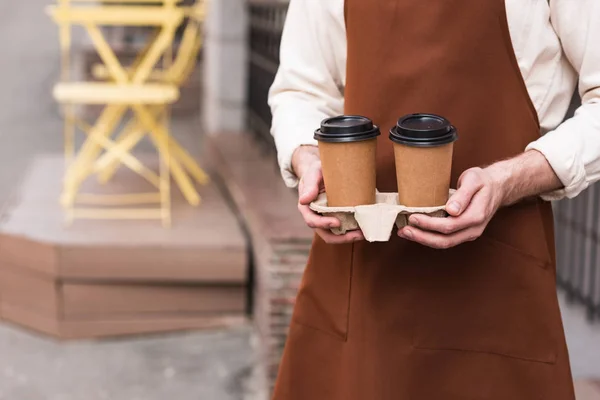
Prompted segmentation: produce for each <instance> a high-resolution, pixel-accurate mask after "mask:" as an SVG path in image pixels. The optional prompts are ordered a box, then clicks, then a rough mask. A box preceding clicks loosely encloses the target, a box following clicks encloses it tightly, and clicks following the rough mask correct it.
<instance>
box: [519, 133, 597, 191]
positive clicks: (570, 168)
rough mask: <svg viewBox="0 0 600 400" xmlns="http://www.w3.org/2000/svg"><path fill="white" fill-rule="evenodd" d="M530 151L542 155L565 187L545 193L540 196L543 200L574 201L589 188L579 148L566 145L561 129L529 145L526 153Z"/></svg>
mask: <svg viewBox="0 0 600 400" xmlns="http://www.w3.org/2000/svg"><path fill="white" fill-rule="evenodd" d="M528 150H536V151H539V152H540V153H542V154H543V155H544V157H546V160H548V163H549V164H550V166H551V167H552V169H553V170H554V173H555V174H556V176H558V179H560V181H561V182H562V184H563V186H564V187H563V188H562V189H559V190H555V191H552V192H549V193H543V194H542V195H541V196H540V197H541V198H542V199H543V200H546V201H556V200H561V199H564V198H571V199H572V198H574V197H576V196H577V195H579V194H580V193H581V192H583V191H584V190H585V189H587V188H588V186H589V183H588V182H587V179H586V171H585V164H584V161H583V159H582V157H581V155H580V154H579V149H578V146H566V145H565V137H564V135H561V132H560V127H559V129H558V130H555V131H552V132H548V133H547V134H545V135H544V136H542V137H541V138H540V139H538V140H536V141H535V142H533V143H531V144H529V146H527V148H526V149H525V151H528Z"/></svg>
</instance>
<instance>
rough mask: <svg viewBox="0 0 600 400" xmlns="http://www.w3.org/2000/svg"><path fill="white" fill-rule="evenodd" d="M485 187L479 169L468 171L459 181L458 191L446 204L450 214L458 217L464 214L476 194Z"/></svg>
mask: <svg viewBox="0 0 600 400" xmlns="http://www.w3.org/2000/svg"><path fill="white" fill-rule="evenodd" d="M483 186H484V181H483V178H482V177H481V174H480V173H479V170H478V169H471V170H468V171H466V172H465V173H464V174H463V175H462V176H461V177H460V180H459V184H458V190H457V191H456V192H455V193H454V194H453V195H452V196H451V197H450V199H449V200H448V202H447V203H446V211H447V212H448V214H450V215H452V216H454V217H457V216H459V215H460V214H462V213H463V212H464V211H465V210H466V209H467V207H468V206H469V204H470V203H471V199H472V198H473V196H475V194H476V193H477V192H478V191H480V190H481V189H482V188H483Z"/></svg>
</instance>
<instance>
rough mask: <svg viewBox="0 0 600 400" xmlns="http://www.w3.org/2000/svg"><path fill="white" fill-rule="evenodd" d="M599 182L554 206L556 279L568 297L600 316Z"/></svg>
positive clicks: (589, 315)
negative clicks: (571, 198) (578, 194)
mask: <svg viewBox="0 0 600 400" xmlns="http://www.w3.org/2000/svg"><path fill="white" fill-rule="evenodd" d="M599 204H600V185H594V186H593V187H591V188H590V189H588V190H587V191H586V192H584V193H582V194H581V195H580V196H579V197H577V198H575V199H573V200H563V201H560V202H558V203H556V205H555V210H554V211H555V220H556V244H557V280H558V286H559V287H560V288H561V289H563V290H564V291H565V292H566V294H567V300H568V301H570V302H576V303H580V304H583V305H584V306H585V308H586V311H587V315H588V318H589V319H590V320H594V319H597V318H600V263H599V261H600V260H599V257H600V251H598V248H599V247H600V207H599V206H598V205H599Z"/></svg>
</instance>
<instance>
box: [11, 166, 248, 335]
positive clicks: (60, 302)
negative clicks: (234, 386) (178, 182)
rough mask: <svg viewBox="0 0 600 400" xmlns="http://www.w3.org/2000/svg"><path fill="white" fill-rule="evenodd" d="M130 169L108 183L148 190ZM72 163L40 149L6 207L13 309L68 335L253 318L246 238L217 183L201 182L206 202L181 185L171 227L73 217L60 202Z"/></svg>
mask: <svg viewBox="0 0 600 400" xmlns="http://www.w3.org/2000/svg"><path fill="white" fill-rule="evenodd" d="M121 170H122V171H120V172H119V173H118V174H117V176H116V177H115V179H114V181H115V182H118V183H117V184H114V185H113V187H108V188H102V191H110V192H115V191H118V190H119V188H122V187H127V188H128V190H130V191H137V190H139V191H145V190H147V188H146V187H144V184H145V183H144V182H143V180H141V179H139V178H138V177H136V176H134V175H133V174H131V173H129V172H128V171H126V170H125V169H124V168H122V169H121ZM62 173H63V161H62V158H61V157H54V156H47V157H40V158H37V159H36V160H35V161H34V162H33V164H32V165H31V169H30V171H29V173H28V174H27V176H26V178H25V179H24V181H23V182H22V185H21V187H20V189H19V190H18V191H17V192H16V195H15V196H14V198H13V199H12V201H11V202H10V204H8V205H7V206H6V207H5V210H4V212H3V213H2V216H1V219H0V316H1V317H2V318H3V319H5V320H8V321H12V322H15V323H17V324H20V325H23V326H25V327H29V328H32V329H35V330H38V331H41V332H44V333H47V334H51V335H54V336H57V337H60V338H79V337H93V336H107V335H110V336H112V335H123V334H138V333H150V332H161V331H171V330H181V329H195V328H203V327H214V326H223V325H231V324H238V323H240V322H243V321H244V319H245V317H244V315H245V309H246V293H247V287H246V286H247V265H248V260H247V254H248V251H247V248H246V240H245V238H244V235H243V233H242V230H241V229H240V227H239V225H238V222H237V220H236V217H235V215H234V214H233V213H232V211H231V210H230V209H229V207H228V205H227V204H226V202H225V200H224V199H223V197H222V196H221V194H220V193H219V191H218V190H217V188H216V187H215V186H214V185H209V186H206V187H203V188H201V190H200V191H201V196H202V200H203V203H202V205H201V206H200V207H197V208H194V207H191V206H189V205H188V204H187V203H186V202H185V201H184V200H183V199H182V198H180V197H179V195H178V194H177V193H174V199H173V227H172V228H171V229H164V228H162V227H161V224H160V221H83V220H76V221H75V223H74V225H72V226H70V227H69V226H66V224H65V222H64V214H63V210H62V209H61V208H60V206H59V204H58V198H59V192H60V187H61V178H62ZM138 186H139V189H138ZM89 189H90V190H91V191H97V190H98V186H97V184H96V183H95V182H90V187H89Z"/></svg>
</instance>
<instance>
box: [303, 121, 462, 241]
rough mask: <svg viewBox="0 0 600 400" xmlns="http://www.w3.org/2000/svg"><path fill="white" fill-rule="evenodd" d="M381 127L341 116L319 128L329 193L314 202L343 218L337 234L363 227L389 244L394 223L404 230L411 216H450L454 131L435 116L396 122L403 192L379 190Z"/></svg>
mask: <svg viewBox="0 0 600 400" xmlns="http://www.w3.org/2000/svg"><path fill="white" fill-rule="evenodd" d="M379 134H380V133H379V129H378V128H377V126H375V125H373V123H372V122H371V121H370V120H369V119H368V118H365V117H359V116H340V117H336V118H331V119H327V120H325V121H323V123H322V124H321V129H319V130H317V131H316V132H315V139H316V140H318V141H319V152H320V155H321V163H322V167H323V177H324V181H325V188H326V193H322V194H321V195H320V196H319V198H318V199H317V200H316V201H315V202H313V203H312V204H311V206H310V207H311V209H312V210H313V211H315V212H317V213H319V214H323V215H328V216H332V217H335V218H337V219H339V220H340V222H341V226H340V228H335V229H332V232H333V233H334V234H337V235H343V234H345V233H347V232H349V231H352V230H356V229H359V228H360V229H361V230H362V232H363V234H364V235H365V239H366V240H367V241H369V242H387V241H388V240H389V239H390V237H391V235H392V230H393V227H394V225H395V226H396V227H398V228H402V227H404V226H406V225H407V224H408V217H409V216H410V215H411V214H426V215H430V216H433V217H440V218H442V217H446V216H447V214H446V211H445V209H444V208H445V204H446V202H447V201H448V198H449V196H450V195H451V194H452V191H451V190H450V173H451V166H452V150H453V143H454V142H455V141H456V140H457V138H458V136H457V133H456V129H455V128H454V127H453V126H452V125H451V124H450V123H449V122H448V121H447V120H446V119H445V118H442V117H439V116H436V115H432V114H411V115H408V116H405V117H402V118H400V119H399V120H398V124H397V125H396V126H395V127H394V128H392V130H391V132H390V139H391V140H392V142H393V143H394V154H395V158H396V175H397V179H398V188H399V193H379V192H377V190H376V187H375V185H376V183H375V163H376V154H375V150H376V139H377V136H379Z"/></svg>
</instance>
